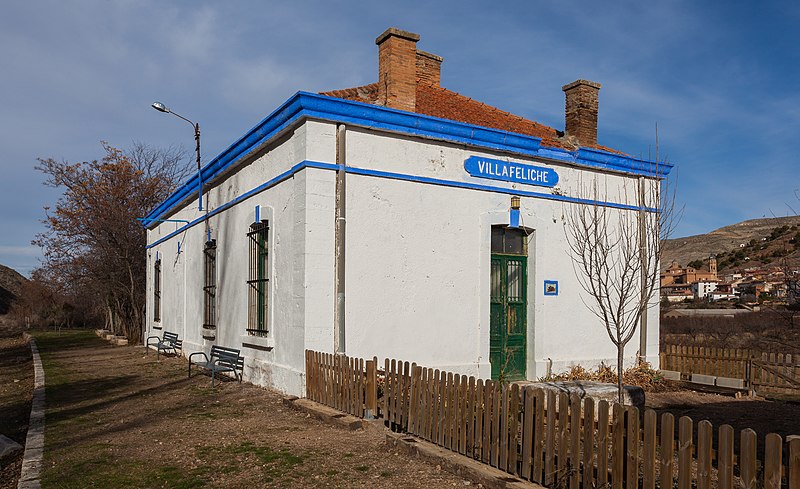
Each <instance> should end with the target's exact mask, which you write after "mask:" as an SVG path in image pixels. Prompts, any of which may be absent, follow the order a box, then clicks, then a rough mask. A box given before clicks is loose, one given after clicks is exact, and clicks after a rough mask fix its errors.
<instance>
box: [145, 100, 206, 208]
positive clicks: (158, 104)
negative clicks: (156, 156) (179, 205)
mask: <svg viewBox="0 0 800 489" xmlns="http://www.w3.org/2000/svg"><path fill="white" fill-rule="evenodd" d="M152 107H153V108H154V109H156V110H157V111H159V112H164V113H166V114H172V115H174V116H175V117H178V118H180V119H183V120H185V121H186V122H188V123H189V124H190V125H191V126H192V127H193V128H194V141H195V143H196V151H197V180H198V182H199V187H198V189H197V208H198V209H199V210H201V211H202V210H203V175H202V173H200V124H199V123H197V122H192V121H190V120H189V119H187V118H186V117H183V116H182V115H180V114H177V113H175V112H173V111H172V110H170V109H169V108H168V107H167V106H165V105H164V104H162V103H161V102H153V105H152Z"/></svg>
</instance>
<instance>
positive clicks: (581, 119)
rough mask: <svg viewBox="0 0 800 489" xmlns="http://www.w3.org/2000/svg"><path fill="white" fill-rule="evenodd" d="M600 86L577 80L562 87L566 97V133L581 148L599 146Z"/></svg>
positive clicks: (595, 83)
mask: <svg viewBox="0 0 800 489" xmlns="http://www.w3.org/2000/svg"><path fill="white" fill-rule="evenodd" d="M601 86H602V85H600V84H599V83H597V82H592V81H588V80H576V81H574V82H572V83H569V84H567V85H564V86H563V87H561V89H562V90H564V94H565V95H566V111H565V132H566V133H567V136H574V137H575V138H576V139H577V140H578V144H579V145H581V146H596V145H597V107H598V92H599V91H600V87H601Z"/></svg>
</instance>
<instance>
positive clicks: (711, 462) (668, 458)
mask: <svg viewBox="0 0 800 489" xmlns="http://www.w3.org/2000/svg"><path fill="white" fill-rule="evenodd" d="M306 360H307V362H306V367H307V368H311V369H313V370H314V371H313V372H312V371H311V370H307V376H308V377H307V378H308V379H311V382H308V383H309V384H311V385H310V387H307V392H308V393H309V398H312V399H314V397H312V396H315V397H316V399H314V400H317V401H318V402H322V403H324V404H327V405H329V406H331V407H336V405H335V404H338V405H341V406H345V407H347V406H352V405H353V401H352V400H353V399H355V400H356V401H355V404H359V403H360V406H361V411H362V413H366V412H367V410H368V409H369V408H368V407H367V406H369V405H370V403H371V402H372V400H371V399H370V396H371V395H372V394H371V392H370V389H371V387H368V386H369V385H371V384H373V383H372V381H370V380H368V379H367V377H369V376H374V377H375V381H374V385H375V386H376V390H375V393H376V394H377V391H378V388H377V387H378V386H379V385H381V386H382V391H383V395H382V396H381V397H380V398H379V399H377V398H376V399H375V400H374V402H375V403H376V404H374V407H375V411H372V412H373V413H377V414H378V415H379V416H380V417H383V418H384V422H385V423H386V424H387V425H388V426H390V427H391V428H392V429H393V430H395V431H399V432H406V433H409V434H412V435H414V436H416V437H419V438H421V439H424V440H427V441H429V442H431V443H435V444H437V445H439V446H441V447H443V448H446V449H448V450H451V451H453V452H456V453H460V454H462V455H464V456H467V457H470V458H472V459H474V460H477V461H480V462H483V463H485V464H488V465H491V466H493V467H496V468H498V469H500V470H502V471H505V472H507V473H509V474H511V475H514V476H517V477H520V478H522V479H524V480H529V481H533V482H536V483H539V484H543V485H545V486H547V487H563V488H567V487H568V488H569V489H579V488H584V489H589V488H599V487H609V488H612V489H622V488H625V489H639V488H642V489H655V488H656V487H661V488H672V487H677V488H678V489H690V488H693V487H696V488H697V489H706V488H711V487H720V488H724V489H727V488H733V487H744V488H747V489H751V488H752V489H755V488H761V487H764V488H774V489H779V488H781V487H788V488H790V489H800V437H798V438H794V437H791V438H792V439H791V440H788V441H786V442H784V440H782V439H781V437H780V436H779V435H777V434H774V433H771V434H769V435H767V436H766V437H765V438H764V441H763V443H762V444H761V446H759V443H758V441H759V440H758V437H757V435H756V433H755V432H754V431H753V430H750V429H746V430H743V431H741V432H740V433H739V436H738V437H736V436H735V433H734V430H733V428H732V427H730V426H728V425H723V426H721V427H720V428H719V429H718V430H714V428H713V426H712V425H711V423H709V422H708V421H701V422H699V423H697V424H695V423H694V422H693V421H692V420H691V419H690V418H688V417H681V418H680V419H679V420H678V422H677V425H676V420H675V418H674V417H673V415H672V414H669V413H665V414H662V415H661V417H660V422H659V419H658V416H657V414H656V412H655V411H652V410H645V412H644V413H643V414H642V413H640V412H639V410H638V409H636V408H634V407H630V406H622V405H619V404H613V405H609V403H608V402H606V401H600V402H598V403H596V404H595V402H594V401H593V400H592V399H590V398H586V399H580V398H579V397H578V396H577V395H572V396H568V395H567V394H565V393H555V392H552V391H545V390H543V389H541V388H538V387H534V386H530V385H527V386H526V385H520V384H501V383H499V382H494V381H491V380H482V379H475V378H474V377H467V376H463V375H459V374H453V373H451V372H445V371H440V370H438V369H430V368H426V367H420V366H417V365H416V364H413V363H411V364H409V363H408V362H402V361H397V360H386V361H385V362H384V369H383V371H381V370H378V369H375V368H374V366H377V365H378V363H377V359H375V358H373V359H372V360H369V361H366V362H361V361H357V360H354V359H349V358H347V357H341V358H340V359H338V360H337V359H336V358H335V357H334V356H332V355H327V354H320V353H316V352H308V353H307V356H306ZM368 363H369V364H371V365H372V366H373V367H372V368H371V369H368V368H367V364H368ZM359 365H363V366H364V367H365V368H363V369H361V370H359V368H358V366H359ZM359 378H360V379H362V380H359ZM328 383H341V385H340V386H339V387H337V386H334V385H326V384H328ZM359 389H360V392H361V393H363V395H362V394H359V393H357V394H348V393H352V392H353V391H358V390H359ZM348 399H349V400H350V401H346V400H348ZM337 409H340V408H337ZM342 410H345V411H347V412H351V414H352V411H348V410H347V409H342ZM358 410H359V409H358V408H356V409H354V411H358ZM759 453H761V454H763V455H762V456H761V457H760V459H759V456H758V454H759Z"/></svg>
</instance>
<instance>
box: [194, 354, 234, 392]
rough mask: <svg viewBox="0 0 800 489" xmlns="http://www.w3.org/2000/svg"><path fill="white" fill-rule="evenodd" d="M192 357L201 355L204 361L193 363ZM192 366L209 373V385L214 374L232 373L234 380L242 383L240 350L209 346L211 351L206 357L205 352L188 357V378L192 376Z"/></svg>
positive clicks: (212, 380)
mask: <svg viewBox="0 0 800 489" xmlns="http://www.w3.org/2000/svg"><path fill="white" fill-rule="evenodd" d="M194 355H202V356H203V359H204V361H202V362H199V361H197V362H193V361H192V357H193V356H194ZM192 364H194V365H196V366H198V367H201V368H204V369H206V370H210V371H211V385H212V386H213V385H214V380H215V374H216V373H217V372H233V375H234V378H238V380H239V383H241V382H242V374H243V373H244V357H242V355H241V352H240V350H238V349H236V348H228V347H225V346H219V345H211V351H210V352H209V353H208V355H206V353H205V352H195V353H192V354H191V355H189V377H191V376H192Z"/></svg>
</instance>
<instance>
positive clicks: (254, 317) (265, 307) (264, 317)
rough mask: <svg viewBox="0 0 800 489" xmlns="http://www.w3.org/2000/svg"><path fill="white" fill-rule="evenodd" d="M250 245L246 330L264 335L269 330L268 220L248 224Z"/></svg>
mask: <svg viewBox="0 0 800 489" xmlns="http://www.w3.org/2000/svg"><path fill="white" fill-rule="evenodd" d="M247 237H248V242H249V246H250V253H249V258H250V260H249V271H248V275H247V278H248V280H247V289H248V290H247V332H248V333H249V334H251V335H256V336H264V335H266V334H267V331H268V330H269V324H268V318H269V316H268V312H269V278H268V277H269V273H268V265H269V260H268V259H267V258H268V248H269V246H268V245H269V222H268V221H261V222H256V223H253V224H252V225H250V232H248V233H247Z"/></svg>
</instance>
